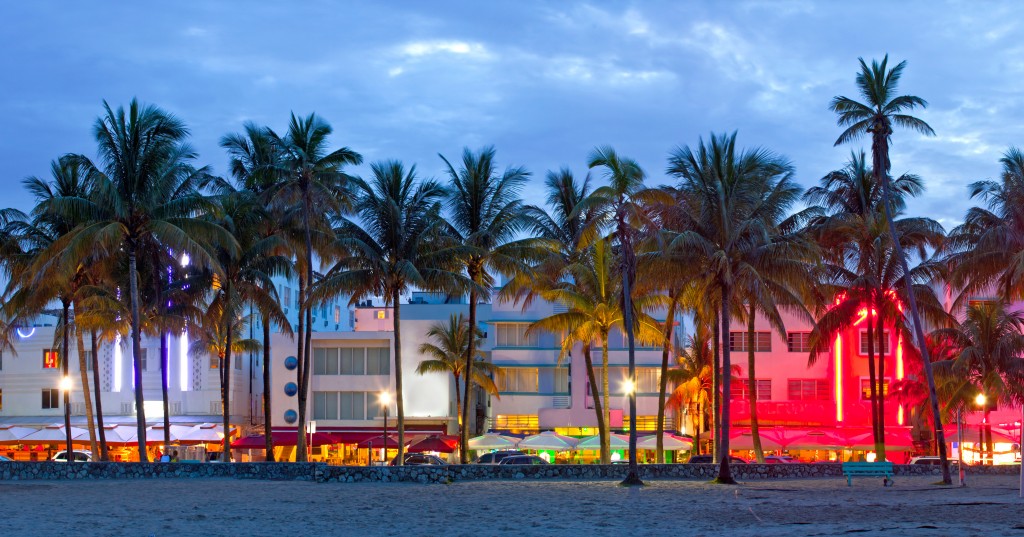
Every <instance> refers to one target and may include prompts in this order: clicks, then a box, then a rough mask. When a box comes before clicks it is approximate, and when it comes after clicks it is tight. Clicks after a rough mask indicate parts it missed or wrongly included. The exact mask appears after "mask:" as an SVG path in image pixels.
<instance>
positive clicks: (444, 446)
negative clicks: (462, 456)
mask: <svg viewBox="0 0 1024 537" xmlns="http://www.w3.org/2000/svg"><path fill="white" fill-rule="evenodd" d="M458 445H459V437H457V436H453V435H444V436H441V435H436V434H432V435H430V436H427V437H424V438H421V439H419V440H417V441H415V442H413V443H412V444H409V448H408V449H407V451H408V452H409V453H422V452H424V451H433V452H435V453H453V452H454V451H455V450H456V449H458Z"/></svg>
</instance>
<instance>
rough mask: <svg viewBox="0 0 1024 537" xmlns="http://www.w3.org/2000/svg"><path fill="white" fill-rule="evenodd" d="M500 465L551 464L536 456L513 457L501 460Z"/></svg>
mask: <svg viewBox="0 0 1024 537" xmlns="http://www.w3.org/2000/svg"><path fill="white" fill-rule="evenodd" d="M498 464H549V463H548V461H546V460H544V459H542V458H540V457H538V456H536V455H512V456H510V457H505V458H504V459H501V462H499V463H498Z"/></svg>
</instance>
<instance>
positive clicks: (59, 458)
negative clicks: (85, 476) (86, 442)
mask: <svg viewBox="0 0 1024 537" xmlns="http://www.w3.org/2000/svg"><path fill="white" fill-rule="evenodd" d="M71 453H73V454H74V457H75V462H92V452H91V451H86V450H84V449H83V450H81V451H79V450H77V449H76V450H74V451H72V452H71ZM50 460H51V461H54V462H68V452H67V450H63V451H58V452H57V454H56V455H54V456H53V458H52V459H50Z"/></svg>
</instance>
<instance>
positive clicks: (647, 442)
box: [636, 434, 693, 451]
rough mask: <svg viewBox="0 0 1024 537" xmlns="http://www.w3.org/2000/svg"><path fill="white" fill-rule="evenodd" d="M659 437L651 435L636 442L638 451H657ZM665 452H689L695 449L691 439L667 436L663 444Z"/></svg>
mask: <svg viewBox="0 0 1024 537" xmlns="http://www.w3.org/2000/svg"><path fill="white" fill-rule="evenodd" d="M657 442H658V436H657V435H653V434H652V435H650V436H645V437H643V438H640V439H638V440H637V442H636V447H637V449H657V446H658V443H657ZM662 445H663V446H664V449H665V451H689V450H690V449H693V440H690V439H689V438H683V437H681V436H674V435H671V434H666V435H665V439H664V441H663V442H662Z"/></svg>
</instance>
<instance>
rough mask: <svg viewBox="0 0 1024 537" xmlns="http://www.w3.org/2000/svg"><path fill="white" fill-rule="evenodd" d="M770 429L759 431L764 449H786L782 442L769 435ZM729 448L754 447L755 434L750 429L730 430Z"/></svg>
mask: <svg viewBox="0 0 1024 537" xmlns="http://www.w3.org/2000/svg"><path fill="white" fill-rule="evenodd" d="M768 431H769V429H765V430H763V431H758V437H759V438H760V439H761V448H762V449H771V450H774V449H785V448H784V447H783V446H782V444H780V443H779V442H778V441H776V440H775V439H773V438H772V437H770V436H768V435H767V434H765V433H767V432H768ZM729 449H754V435H753V433H752V432H751V431H750V429H734V430H732V431H730V432H729Z"/></svg>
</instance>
